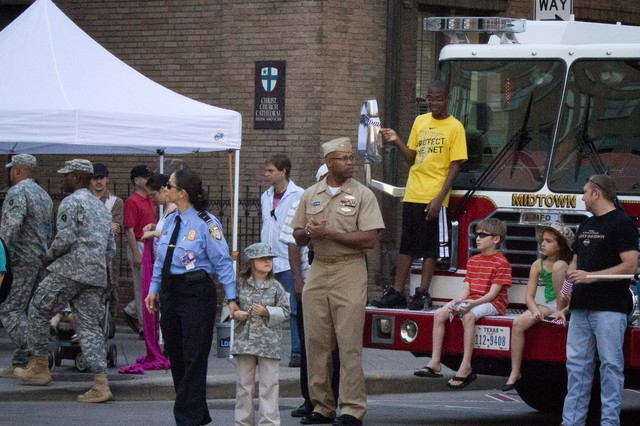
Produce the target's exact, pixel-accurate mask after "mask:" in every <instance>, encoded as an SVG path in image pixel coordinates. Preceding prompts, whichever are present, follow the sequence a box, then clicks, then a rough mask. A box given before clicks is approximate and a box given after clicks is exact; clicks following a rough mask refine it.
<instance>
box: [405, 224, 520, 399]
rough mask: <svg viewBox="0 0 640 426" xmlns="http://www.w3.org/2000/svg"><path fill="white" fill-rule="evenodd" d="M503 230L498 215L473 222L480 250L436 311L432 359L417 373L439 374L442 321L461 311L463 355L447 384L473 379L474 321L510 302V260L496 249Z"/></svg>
mask: <svg viewBox="0 0 640 426" xmlns="http://www.w3.org/2000/svg"><path fill="white" fill-rule="evenodd" d="M506 233H507V227H506V226H505V225H504V223H502V222H501V221H500V220H499V219H494V218H490V219H484V220H481V221H480V222H479V223H478V224H477V225H476V245H477V247H478V250H480V253H479V254H476V255H475V256H472V257H471V258H470V259H469V261H468V262H467V274H466V276H465V278H464V285H463V288H462V293H461V294H460V295H459V297H458V298H457V299H454V300H452V301H451V302H449V303H448V304H446V305H444V306H443V307H441V308H439V309H438V310H437V311H436V313H435V316H434V318H433V351H432V355H431V361H429V363H428V364H427V365H426V366H425V367H423V368H421V369H420V370H418V371H416V372H415V373H414V374H415V375H416V376H419V377H442V373H441V369H442V366H441V363H440V356H441V353H442V345H443V341H444V333H445V322H446V321H447V320H451V319H452V318H453V316H454V315H460V318H461V320H462V325H463V327H464V355H463V357H462V362H461V363H460V367H459V368H458V371H457V372H456V374H455V376H454V377H453V378H451V380H449V381H448V382H447V386H449V387H450V388H453V389H462V388H464V387H465V386H467V385H468V384H470V383H471V382H473V381H474V380H475V379H476V374H475V373H474V372H473V370H472V369H471V355H472V354H473V343H474V341H475V337H476V328H475V325H476V322H477V321H478V320H479V319H480V318H482V317H486V316H489V315H504V313H505V311H506V310H507V305H508V304H509V299H508V296H507V289H508V288H509V287H510V286H511V264H509V261H508V260H507V259H506V258H505V257H504V255H503V254H502V253H500V252H499V251H498V249H499V248H500V244H501V243H502V241H503V240H504V237H505V235H506Z"/></svg>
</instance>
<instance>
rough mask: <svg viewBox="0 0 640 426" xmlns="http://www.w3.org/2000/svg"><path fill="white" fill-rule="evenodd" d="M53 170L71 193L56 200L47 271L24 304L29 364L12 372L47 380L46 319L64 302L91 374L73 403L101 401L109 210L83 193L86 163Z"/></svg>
mask: <svg viewBox="0 0 640 426" xmlns="http://www.w3.org/2000/svg"><path fill="white" fill-rule="evenodd" d="M58 173H62V174H64V178H63V189H64V190H65V191H67V192H70V191H73V193H72V194H71V195H69V196H68V197H67V198H65V199H64V200H63V201H62V203H60V207H59V209H58V217H57V222H56V226H57V234H56V237H55V239H54V241H53V243H52V245H51V247H50V248H49V250H47V254H46V256H45V258H44V259H43V264H45V266H47V270H48V271H49V275H48V276H47V277H46V278H45V279H44V280H43V281H42V283H41V284H40V285H39V286H38V289H37V290H36V292H35V294H34V295H33V298H32V300H31V303H30V304H29V328H28V332H29V334H28V340H29V350H30V351H31V357H30V359H29V364H28V365H27V368H25V369H23V368H16V369H15V375H16V376H17V377H18V378H20V379H21V380H22V381H23V382H25V383H27V384H32V385H47V384H49V382H51V373H49V368H48V361H47V340H48V337H49V320H50V318H51V317H52V315H53V313H54V312H55V311H56V310H59V309H61V308H62V307H63V306H64V305H65V304H66V303H69V305H70V306H71V310H72V312H73V314H74V315H75V317H76V327H77V332H78V336H79V337H80V345H81V347H82V352H83V354H84V357H85V359H86V360H87V365H88V366H89V369H90V370H91V371H92V372H93V373H94V375H95V376H94V378H95V380H94V384H93V387H92V388H91V390H89V391H88V392H86V393H85V394H83V395H80V396H78V401H79V402H104V401H108V400H110V399H112V395H111V391H110V390H109V384H108V382H107V374H106V373H107V361H106V349H105V336H104V332H103V330H102V328H101V327H100V324H101V320H102V317H103V315H104V292H105V288H106V287H107V264H109V263H110V262H111V259H112V258H113V256H114V255H115V240H114V237H113V228H112V227H111V213H110V212H109V210H107V208H106V207H105V206H104V204H103V203H102V202H100V200H98V199H97V198H96V197H94V196H93V195H92V194H91V192H90V191H89V186H90V182H91V176H92V173H93V165H92V164H91V162H90V161H87V160H81V159H76V160H70V161H67V162H66V163H65V167H64V168H62V169H60V170H58Z"/></svg>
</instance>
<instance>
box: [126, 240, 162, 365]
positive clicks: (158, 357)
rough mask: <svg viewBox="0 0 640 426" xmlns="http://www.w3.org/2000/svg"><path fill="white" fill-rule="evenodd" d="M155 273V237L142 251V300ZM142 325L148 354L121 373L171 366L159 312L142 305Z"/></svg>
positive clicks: (145, 242) (146, 241)
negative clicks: (164, 348)
mask: <svg viewBox="0 0 640 426" xmlns="http://www.w3.org/2000/svg"><path fill="white" fill-rule="evenodd" d="M152 275H153V238H147V239H146V240H144V250H143V251H142V300H144V299H145V298H146V297H147V295H148V294H149V284H150V283H151V276H152ZM142 308H143V309H142V326H143V327H144V342H145V346H146V347H147V355H146V356H141V357H138V358H136V363H135V364H132V365H125V366H124V367H120V369H119V370H118V372H119V373H121V374H144V370H168V369H169V368H171V365H170V364H169V360H168V359H167V358H165V357H164V355H162V349H160V345H159V343H158V314H157V313H154V314H150V313H149V311H147V308H146V307H145V306H143V307H142Z"/></svg>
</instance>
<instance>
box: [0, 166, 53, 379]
mask: <svg viewBox="0 0 640 426" xmlns="http://www.w3.org/2000/svg"><path fill="white" fill-rule="evenodd" d="M6 167H8V168H11V170H10V171H9V174H10V180H11V183H12V185H13V186H12V187H11V188H10V189H9V191H8V192H7V196H6V197H5V201H4V204H3V206H2V223H1V225H0V237H2V239H3V240H4V242H5V244H6V245H7V248H8V250H9V253H7V256H10V259H11V265H12V269H13V285H12V287H11V292H10V293H9V296H8V297H7V300H6V301H5V302H4V303H2V304H1V305H0V321H2V324H3V325H4V327H5V329H6V330H7V332H8V334H9V337H10V338H11V341H12V342H13V344H14V346H15V350H14V353H13V358H12V359H11V366H9V367H8V368H5V369H1V370H0V377H5V378H13V377H15V376H14V374H13V371H14V369H15V367H24V366H25V365H26V364H27V359H28V352H27V314H26V311H27V306H28V305H29V298H30V297H31V294H32V293H33V290H34V287H35V286H36V284H37V282H38V276H39V275H40V274H39V272H40V271H41V269H42V268H41V266H40V263H41V262H40V259H41V258H42V257H43V256H44V254H45V252H46V251H47V247H48V246H49V243H50V242H51V234H52V226H51V213H52V209H53V203H52V202H51V197H49V195H48V194H47V193H46V192H45V191H44V190H43V189H42V188H41V187H40V185H38V184H37V183H36V182H35V180H34V179H33V176H34V172H35V169H36V159H35V157H34V156H32V155H29V154H18V155H14V156H13V157H12V158H11V162H10V163H9V164H7V165H6Z"/></svg>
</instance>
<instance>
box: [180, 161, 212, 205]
mask: <svg viewBox="0 0 640 426" xmlns="http://www.w3.org/2000/svg"><path fill="white" fill-rule="evenodd" d="M175 175H176V185H177V186H178V187H180V188H182V189H184V191H185V192H186V193H187V195H188V196H189V202H190V203H191V205H193V208H194V209H196V210H197V211H199V212H203V211H206V210H207V206H208V204H209V201H208V200H207V196H206V194H205V192H204V188H203V187H202V179H200V176H198V174H197V173H196V172H194V171H191V170H188V169H182V170H176V172H175Z"/></svg>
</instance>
